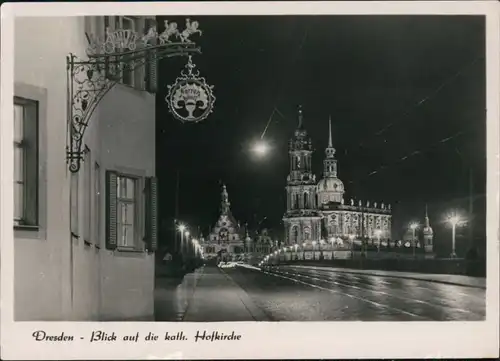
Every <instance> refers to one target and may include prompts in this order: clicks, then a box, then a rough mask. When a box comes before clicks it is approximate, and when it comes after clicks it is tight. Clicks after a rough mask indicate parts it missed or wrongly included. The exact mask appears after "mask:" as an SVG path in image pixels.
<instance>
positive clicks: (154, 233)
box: [105, 170, 158, 252]
mask: <svg viewBox="0 0 500 361" xmlns="http://www.w3.org/2000/svg"><path fill="white" fill-rule="evenodd" d="M157 183H158V182H157V179H156V178H154V177H147V178H145V179H144V178H141V177H136V176H132V175H130V176H128V175H124V174H119V173H117V172H114V171H109V170H108V171H106V218H105V219H106V248H107V249H110V250H115V249H117V248H118V250H123V251H136V252H143V251H144V250H147V251H148V252H154V251H156V249H157V247H158V206H157V198H158V196H157V193H158V192H157ZM142 186H144V191H143V192H140V189H141V187H142ZM142 241H145V243H146V247H144V244H143V243H142Z"/></svg>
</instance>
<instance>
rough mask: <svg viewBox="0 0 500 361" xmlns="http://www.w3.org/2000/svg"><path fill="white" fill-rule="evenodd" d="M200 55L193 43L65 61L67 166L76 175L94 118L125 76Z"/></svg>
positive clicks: (69, 57)
mask: <svg viewBox="0 0 500 361" xmlns="http://www.w3.org/2000/svg"><path fill="white" fill-rule="evenodd" d="M196 53H198V54H200V53H201V49H200V48H199V47H197V46H196V44H195V43H192V42H179V43H172V42H165V43H160V44H159V45H153V46H147V47H142V48H140V49H137V50H135V49H134V50H133V51H121V52H118V53H106V52H105V53H103V54H92V55H88V59H87V60H81V59H79V58H78V57H77V56H75V55H74V54H69V55H68V56H67V57H66V65H67V67H66V72H67V81H68V89H67V93H68V94H67V99H68V104H67V106H68V113H67V114H68V139H67V146H66V162H67V163H68V165H69V170H70V172H72V173H76V172H78V171H79V170H80V166H81V162H82V161H83V159H84V151H83V150H82V146H83V137H84V134H85V130H86V129H87V127H88V126H89V123H90V120H91V118H92V114H93V113H94V111H95V109H96V107H97V106H98V104H99V103H100V101H101V100H102V99H103V98H104V96H105V95H106V93H107V92H108V91H109V90H110V89H112V88H113V87H114V86H115V84H117V83H119V82H120V81H121V80H122V79H123V77H124V74H126V73H127V72H130V71H132V70H134V69H136V68H137V67H140V66H143V65H145V64H146V63H149V64H153V63H156V62H157V61H158V60H160V59H164V58H170V57H174V56H187V55H190V54H196Z"/></svg>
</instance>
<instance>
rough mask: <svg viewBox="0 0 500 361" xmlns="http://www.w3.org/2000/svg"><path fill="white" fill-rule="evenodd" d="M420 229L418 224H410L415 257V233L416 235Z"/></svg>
mask: <svg viewBox="0 0 500 361" xmlns="http://www.w3.org/2000/svg"><path fill="white" fill-rule="evenodd" d="M417 228H418V223H415V222H413V223H410V229H411V231H412V242H413V257H415V247H416V245H417V242H416V240H415V233H416V230H417Z"/></svg>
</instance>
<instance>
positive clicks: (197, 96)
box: [165, 55, 215, 123]
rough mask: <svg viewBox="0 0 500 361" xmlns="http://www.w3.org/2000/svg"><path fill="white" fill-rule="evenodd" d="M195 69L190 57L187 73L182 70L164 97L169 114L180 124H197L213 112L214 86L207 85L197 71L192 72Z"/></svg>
mask: <svg viewBox="0 0 500 361" xmlns="http://www.w3.org/2000/svg"><path fill="white" fill-rule="evenodd" d="M195 67H196V65H194V64H193V60H192V58H191V55H190V56H189V60H188V63H187V64H186V69H185V70H187V73H186V72H185V71H184V70H183V71H182V72H181V76H180V77H178V78H177V79H176V81H175V83H174V84H173V85H169V86H168V94H167V96H166V97H165V100H166V102H167V104H168V107H169V110H170V112H171V113H172V115H173V116H174V117H175V118H176V119H178V120H180V121H181V122H190V123H198V122H200V121H202V120H204V119H206V118H207V117H208V115H209V114H210V113H212V111H213V107H214V103H215V96H214V93H213V88H214V86H213V85H208V84H207V82H206V81H205V78H203V77H200V76H199V75H200V72H199V71H198V70H196V71H193V70H194V68H195Z"/></svg>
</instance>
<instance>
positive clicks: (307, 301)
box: [155, 266, 486, 321]
mask: <svg viewBox="0 0 500 361" xmlns="http://www.w3.org/2000/svg"><path fill="white" fill-rule="evenodd" d="M346 271H347V272H346ZM417 276H418V275H417ZM161 282H163V284H162V283H161ZM485 292H486V291H485V289H484V288H481V287H470V286H469V287H468V286H464V285H453V284H446V283H440V282H431V281H429V280H419V279H404V278H397V277H392V276H387V275H373V274H362V273H349V270H343V271H338V270H331V269H327V268H308V267H294V266H281V267H279V268H278V269H275V270H273V271H272V272H267V271H261V270H254V269H248V268H243V267H237V268H230V269H224V270H219V269H217V268H215V267H205V268H203V269H200V270H197V271H196V272H195V273H192V274H188V275H186V276H185V277H184V279H183V280H182V281H179V282H178V283H176V284H170V283H168V282H167V281H157V289H156V295H155V298H156V302H155V313H156V320H157V321H182V320H184V321H187V320H189V321H245V320H248V321H253V320H261V321H479V320H483V319H484V318H485ZM235 295H237V296H235ZM240 303H241V304H240ZM203 310H207V311H206V312H205V313H207V314H204V313H203V312H204V311H203ZM225 310H228V312H226V311H225ZM229 310H232V311H231V312H229ZM256 315H257V316H256Z"/></svg>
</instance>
